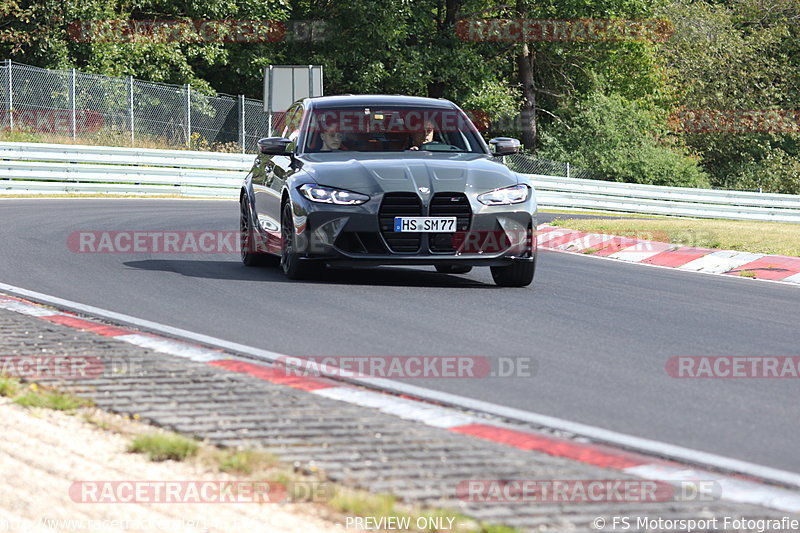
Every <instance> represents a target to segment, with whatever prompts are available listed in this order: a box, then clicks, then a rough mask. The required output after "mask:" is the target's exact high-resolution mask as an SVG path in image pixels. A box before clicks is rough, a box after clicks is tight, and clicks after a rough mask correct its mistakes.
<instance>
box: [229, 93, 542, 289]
mask: <svg viewBox="0 0 800 533" xmlns="http://www.w3.org/2000/svg"><path fill="white" fill-rule="evenodd" d="M258 146H259V152H260V153H259V155H258V156H257V157H256V160H255V164H254V165H253V168H252V170H251V171H250V173H249V174H248V175H247V177H246V178H245V181H244V184H243V185H242V190H241V196H240V207H241V209H240V211H241V216H240V229H241V243H240V244H241V255H242V261H243V262H244V264H245V265H248V266H256V265H263V264H269V263H273V264H279V265H280V267H281V268H282V269H283V271H284V273H285V274H286V275H287V276H288V277H289V278H291V279H304V278H309V277H313V276H314V275H315V274H317V273H318V272H319V271H320V269H322V268H325V266H326V265H344V266H362V265H363V266H374V265H433V266H435V267H436V270H438V271H439V272H444V273H450V274H460V273H466V272H469V271H470V270H471V269H472V267H474V266H488V267H491V271H492V277H493V278H494V280H495V282H496V283H497V284H498V285H502V286H514V287H522V286H526V285H529V284H530V283H531V281H533V275H534V271H535V268H536V242H535V239H536V237H535V231H534V230H535V228H536V199H535V197H534V191H533V188H532V187H531V186H530V184H529V183H528V180H526V179H525V178H524V177H522V176H519V175H518V174H516V173H515V172H513V171H511V170H509V169H508V167H506V166H505V165H504V164H503V163H502V162H501V161H499V160H498V159H497V158H498V157H499V156H502V155H508V154H512V153H516V152H517V151H518V150H519V141H517V140H516V139H511V138H508V137H500V138H495V139H492V140H491V141H489V144H488V146H487V144H486V142H484V140H483V138H482V137H481V135H480V133H479V132H478V130H477V129H476V127H475V125H474V124H473V123H472V122H471V121H470V120H469V118H468V117H467V115H466V114H465V113H464V112H463V111H462V110H461V109H460V108H459V107H458V106H456V105H455V104H453V103H452V102H449V101H447V100H437V99H431V98H416V97H408V96H350V95H348V96H326V97H317V98H306V99H303V100H300V101H298V102H296V103H295V104H294V105H293V106H292V107H291V108H290V109H289V110H288V111H287V113H286V115H285V125H284V127H283V135H282V136H281V137H269V138H265V139H261V140H259V141H258Z"/></svg>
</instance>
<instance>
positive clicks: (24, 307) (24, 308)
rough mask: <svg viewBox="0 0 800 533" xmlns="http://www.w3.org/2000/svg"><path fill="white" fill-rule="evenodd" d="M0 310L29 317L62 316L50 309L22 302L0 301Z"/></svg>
mask: <svg viewBox="0 0 800 533" xmlns="http://www.w3.org/2000/svg"><path fill="white" fill-rule="evenodd" d="M0 308H2V309H8V310H9V311H15V312H17V313H21V314H23V315H29V316H56V315H63V314H64V313H60V312H58V311H54V310H52V309H46V308H44V307H40V306H38V305H30V304H26V303H23V302H16V301H14V300H0Z"/></svg>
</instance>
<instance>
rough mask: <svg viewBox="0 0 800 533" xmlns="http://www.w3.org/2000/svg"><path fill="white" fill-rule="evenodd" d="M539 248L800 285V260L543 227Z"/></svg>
mask: <svg viewBox="0 0 800 533" xmlns="http://www.w3.org/2000/svg"><path fill="white" fill-rule="evenodd" d="M537 239H538V247H539V248H541V249H543V250H554V251H560V252H574V253H579V254H583V255H591V256H594V257H606V258H609V259H619V260H622V261H627V262H629V263H638V264H643V265H652V266H661V267H668V268H677V269H679V270H687V271H694V272H704V273H708V274H724V275H729V276H739V277H742V276H743V274H744V275H746V277H752V278H755V279H762V280H770V281H782V282H788V283H796V284H800V257H787V256H782V255H769V254H756V253H750V252H736V251H733V250H714V249H711V248H696V247H693V246H681V245H678V244H670V243H666V242H658V241H648V240H644V239H633V238H629V237H620V236H615V235H605V234H600V233H584V232H582V231H576V230H571V229H567V228H561V227H557V226H550V225H548V224H541V225H539V227H538V231H537Z"/></svg>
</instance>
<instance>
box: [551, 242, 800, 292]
mask: <svg viewBox="0 0 800 533" xmlns="http://www.w3.org/2000/svg"><path fill="white" fill-rule="evenodd" d="M539 252H554V253H557V254H569V255H571V256H574V257H583V258H586V259H596V260H598V261H613V262H615V263H617V264H624V265H634V266H642V267H649V268H660V269H663V270H669V271H671V272H682V273H684V274H691V275H697V274H702V275H705V276H714V277H715V278H717V279H729V280H731V281H734V282H737V283H738V282H742V283H753V282H762V283H778V284H780V285H784V286H786V287H800V274H796V275H794V276H789V278H784V279H760V278H745V277H742V276H731V275H730V274H717V273H715V272H703V271H700V270H681V269H680V268H675V267H669V266H663V265H651V264H650V263H630V262H628V261H622V260H620V259H612V258H610V257H605V256H602V255H592V254H579V253H575V252H568V251H566V250H557V249H556V248H540V249H539ZM790 278H795V279H793V280H791V281H789V279H790Z"/></svg>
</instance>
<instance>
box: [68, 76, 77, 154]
mask: <svg viewBox="0 0 800 533" xmlns="http://www.w3.org/2000/svg"><path fill="white" fill-rule="evenodd" d="M76 77H77V73H76V71H75V69H72V73H71V76H70V81H69V108H70V110H71V111H72V117H71V119H70V124H69V129H70V133H72V138H73V139H75V137H76V136H77V135H76V133H77V132H76V130H77V129H78V128H77V127H76V126H75V79H76Z"/></svg>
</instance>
